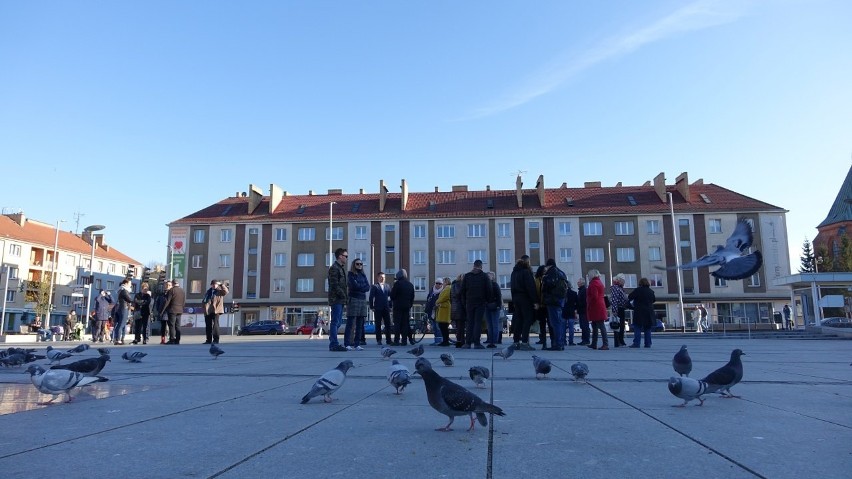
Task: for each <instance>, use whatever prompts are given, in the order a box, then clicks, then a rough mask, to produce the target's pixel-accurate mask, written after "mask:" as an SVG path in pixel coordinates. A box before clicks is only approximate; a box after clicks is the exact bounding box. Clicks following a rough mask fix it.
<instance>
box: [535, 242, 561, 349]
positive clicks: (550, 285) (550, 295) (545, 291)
mask: <svg viewBox="0 0 852 479" xmlns="http://www.w3.org/2000/svg"><path fill="white" fill-rule="evenodd" d="M544 268H545V269H544V277H543V278H542V282H541V298H542V302H543V303H544V305H545V307H547V321H548V323H549V324H550V330H551V337H550V348H547V347H546V346H547V345H546V344H545V345H544V347H542V349H549V350H550V351H564V350H565V320H564V319H563V318H562V306H563V305H564V304H565V294H566V293H567V292H568V277H567V276H565V273H564V272H562V270H560V269H559V268H557V267H556V260H554V259H553V258H550V259H548V260H547V262H546V263H545V264H544Z"/></svg>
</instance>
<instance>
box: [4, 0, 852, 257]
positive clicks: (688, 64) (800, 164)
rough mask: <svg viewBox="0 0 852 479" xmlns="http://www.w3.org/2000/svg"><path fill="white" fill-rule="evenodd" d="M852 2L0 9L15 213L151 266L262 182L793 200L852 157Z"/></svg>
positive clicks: (804, 230) (9, 189)
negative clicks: (181, 230)
mask: <svg viewBox="0 0 852 479" xmlns="http://www.w3.org/2000/svg"><path fill="white" fill-rule="evenodd" d="M850 18H852V2H848V1H843V0H808V1H805V0H778V1H771V2H770V1H765V2H763V1H761V2H756V1H742V0H740V1H700V0H699V1H692V2H690V1H666V0H656V1H652V0H649V1H643V2H634V1H615V0H613V1H606V2H581V1H536V2H520V1H518V2H508V1H465V2H458V1H432V2H401V1H370V2H353V1H346V2H344V1H308V0H305V1H300V2H293V1H268V2H267V1H246V2H225V1H207V0H205V1H182V2H173V1H145V2H139V1H137V2H109V1H87V2H58V1H43V2H12V1H9V2H2V3H0V65H1V66H2V68H0V164H2V165H3V167H2V171H3V178H4V180H5V181H4V182H3V190H2V193H0V206H2V207H4V208H12V209H23V211H24V212H25V213H26V214H27V216H29V217H32V218H35V219H38V220H40V221H44V222H47V223H54V222H55V221H57V220H65V221H66V222H65V223H63V225H62V227H63V228H64V229H70V230H73V229H74V228H75V216H74V215H75V212H79V213H83V214H84V215H85V216H83V217H82V218H81V219H80V229H82V228H83V227H84V226H86V225H88V224H104V225H106V226H107V230H106V231H105V233H106V234H107V240H108V242H110V243H111V244H113V245H114V246H115V247H117V248H119V249H120V250H121V251H123V252H125V253H127V254H128V255H130V256H131V257H134V258H136V259H137V260H139V261H141V262H143V263H145V264H148V263H149V262H152V261H160V262H161V261H164V259H165V253H166V247H165V245H166V242H167V228H166V226H165V225H166V224H167V223H168V222H170V221H173V220H175V219H178V218H181V217H183V216H186V215H188V214H190V213H192V212H194V211H196V210H198V209H201V208H203V207H205V206H207V205H209V204H211V203H214V202H216V201H219V200H221V199H223V198H225V197H227V196H231V195H233V194H234V193H235V192H237V191H246V190H247V186H248V184H249V183H254V184H257V185H260V186H261V187H262V188H264V190H266V189H267V188H268V186H269V184H270V183H275V184H277V185H279V186H281V187H282V188H283V189H284V190H287V191H289V192H291V193H294V194H305V193H307V192H308V190H315V191H317V192H324V191H326V190H327V189H329V188H343V190H344V191H345V192H357V191H358V189H359V188H365V189H366V190H367V191H369V192H375V191H377V190H378V183H379V180H380V179H384V180H385V182H386V183H387V184H388V185H389V188H391V189H392V190H394V191H397V190H398V185H399V183H400V180H401V179H402V178H405V179H407V180H408V183H409V188H410V189H411V190H413V191H431V190H432V189H433V188H434V187H435V186H439V187H440V188H441V189H442V190H448V189H449V188H450V187H451V186H452V185H454V184H467V185H469V186H470V187H471V188H476V189H482V188H484V187H485V186H486V185H490V186H491V187H492V188H495V189H512V188H514V176H515V175H516V173H517V172H518V171H526V172H527V173H525V175H524V177H525V184H526V185H527V186H529V187H532V185H534V183H535V178H536V177H537V176H538V175H539V174H543V175H544V176H545V184H546V185H547V186H550V187H555V186H558V185H560V184H562V182H567V183H568V185H569V186H572V187H579V186H582V184H583V182H585V181H601V182H602V183H603V185H605V186H612V185H615V184H616V183H617V182H619V181H621V182H623V183H624V184H642V183H644V182H645V181H647V180H650V179H652V178H653V177H654V176H656V175H657V174H658V173H659V172H664V173H665V175H666V178H667V183H670V184H671V183H673V182H674V179H675V177H676V176H677V175H678V174H680V173H681V172H683V171H686V172H688V173H689V178H690V180H691V181H694V180H697V179H699V178H703V179H704V181H705V182H712V183H716V184H719V185H722V186H724V187H727V188H730V189H732V190H735V191H738V192H741V193H743V194H746V195H748V196H751V197H754V198H757V199H760V200H762V201H766V202H768V203H771V204H773V205H776V206H780V207H783V208H786V209H788V210H789V211H790V212H789V213H788V216H787V219H788V235H789V238H790V247H791V261H792V263H793V265H794V271H795V268H796V267H797V266H798V258H799V254H800V251H801V243H802V241H803V240H804V238H805V237H807V238H810V239H812V238H813V237H814V236H815V235H816V225H817V224H818V223H819V222H820V221H822V220H823V219H824V218H825V215H826V214H827V213H828V210H829V208H830V206H831V203H832V201H833V200H834V198H835V196H836V194H837V192H838V190H839V187H840V185H841V182H842V181H843V179H844V177H845V175H846V173H847V171H848V170H849V168H850V165H852V88H850V87H849V85H850V79H852V55H850V53H849V52H850V51H852V29H850V28H849V19H850Z"/></svg>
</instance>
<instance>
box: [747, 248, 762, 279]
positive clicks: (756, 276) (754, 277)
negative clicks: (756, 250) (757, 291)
mask: <svg viewBox="0 0 852 479" xmlns="http://www.w3.org/2000/svg"><path fill="white" fill-rule="evenodd" d="M749 251H751V248H749ZM748 286H751V287H756V286H760V275H758V274H757V273H755V274H753V275H751V276H750V277H749V278H748Z"/></svg>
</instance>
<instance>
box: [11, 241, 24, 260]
mask: <svg viewBox="0 0 852 479" xmlns="http://www.w3.org/2000/svg"><path fill="white" fill-rule="evenodd" d="M9 256H14V257H16V258H20V257H21V245H19V244H10V245H9Z"/></svg>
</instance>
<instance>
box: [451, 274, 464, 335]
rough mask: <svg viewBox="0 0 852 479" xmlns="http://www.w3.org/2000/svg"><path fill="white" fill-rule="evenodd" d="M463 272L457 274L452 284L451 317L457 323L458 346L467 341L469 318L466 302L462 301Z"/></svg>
mask: <svg viewBox="0 0 852 479" xmlns="http://www.w3.org/2000/svg"><path fill="white" fill-rule="evenodd" d="M463 279H464V275H463V274H459V275H458V276H456V279H455V281H453V282H452V284H451V285H450V318H451V320H452V322H453V324H455V325H456V347H457V348H463V347H464V341H465V337H464V336H465V329H466V328H467V320H466V318H465V310H464V302H463V301H462V294H461V291H462V280H463Z"/></svg>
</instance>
